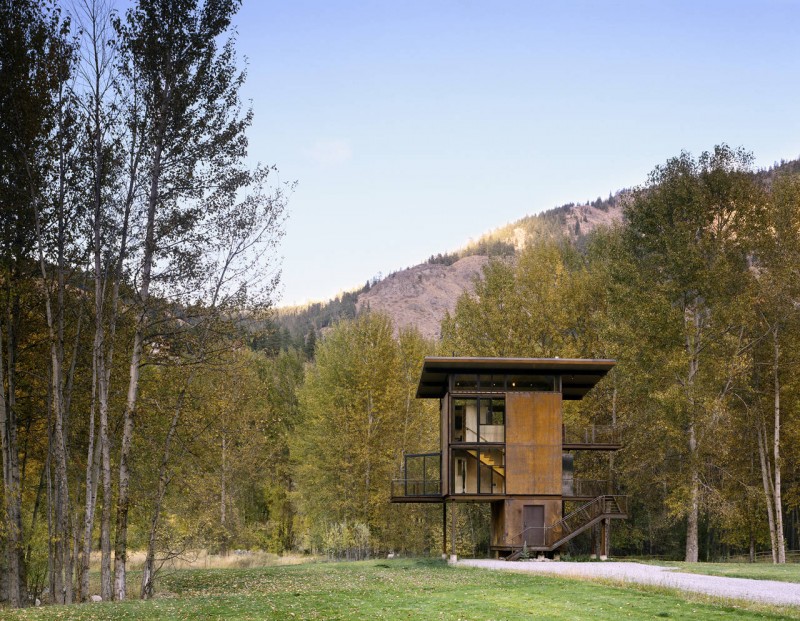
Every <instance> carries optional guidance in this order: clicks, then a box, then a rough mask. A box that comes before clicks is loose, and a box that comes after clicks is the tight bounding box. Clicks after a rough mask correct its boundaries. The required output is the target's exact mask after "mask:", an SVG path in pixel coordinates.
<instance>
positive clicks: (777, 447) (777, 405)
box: [772, 323, 786, 563]
mask: <svg viewBox="0 0 800 621" xmlns="http://www.w3.org/2000/svg"><path fill="white" fill-rule="evenodd" d="M778 330H779V328H778V324H777V323H776V324H775V327H774V328H773V331H772V338H773V352H774V357H773V360H772V372H773V378H774V384H773V388H774V413H775V429H774V436H773V444H772V450H773V464H774V467H775V470H774V474H775V483H774V485H773V499H774V501H775V545H776V546H777V548H778V550H777V552H778V554H777V562H778V563H785V562H786V546H785V545H784V541H783V507H782V506H781V444H780V443H781V381H780V373H779V371H780V344H779V342H778Z"/></svg>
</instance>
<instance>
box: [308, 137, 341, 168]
mask: <svg viewBox="0 0 800 621" xmlns="http://www.w3.org/2000/svg"><path fill="white" fill-rule="evenodd" d="M306 155H307V156H308V157H309V158H310V159H311V161H312V162H314V163H315V164H317V165H319V166H322V167H323V168H333V167H336V166H341V165H342V164H345V163H347V162H349V161H350V160H351V159H352V158H353V149H352V148H351V147H350V143H349V142H348V141H347V140H329V141H323V140H320V141H317V142H316V143H314V145H313V146H312V147H311V148H310V149H307V150H306Z"/></svg>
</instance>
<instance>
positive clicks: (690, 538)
mask: <svg viewBox="0 0 800 621" xmlns="http://www.w3.org/2000/svg"><path fill="white" fill-rule="evenodd" d="M687 314H688V315H690V316H691V320H690V321H687V322H686V323H689V324H690V326H691V327H690V329H688V330H687V334H686V353H687V354H688V357H689V369H688V374H687V377H686V391H687V393H688V405H689V424H688V429H687V433H688V436H689V438H688V439H689V442H688V444H689V446H688V448H689V459H688V461H689V472H690V474H689V486H690V487H689V498H690V500H689V513H688V516H687V519H686V556H685V561H686V562H687V563H696V562H697V560H698V556H699V537H698V526H699V521H700V520H699V517H700V473H699V472H698V468H699V466H698V463H697V462H698V456H697V430H696V428H695V423H696V417H697V411H696V409H697V403H696V400H695V397H694V389H695V378H696V376H697V372H698V370H699V368H700V360H699V355H700V340H701V334H702V319H701V317H700V311H699V310H698V309H697V308H696V307H691V308H689V309H687V312H686V314H685V315H684V317H686V315H687ZM687 319H688V317H687ZM687 327H688V326H687Z"/></svg>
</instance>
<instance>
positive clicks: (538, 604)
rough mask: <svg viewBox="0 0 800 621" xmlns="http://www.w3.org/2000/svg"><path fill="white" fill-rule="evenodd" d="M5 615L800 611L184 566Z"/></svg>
mask: <svg viewBox="0 0 800 621" xmlns="http://www.w3.org/2000/svg"><path fill="white" fill-rule="evenodd" d="M0 617H2V618H3V619H9V620H11V619H26V620H27V619H86V620H88V619H112V620H113V619H281V620H286V619H342V620H345V619H347V620H349V619H419V620H429V619H434V620H436V619H448V620H453V621H456V620H462V619H463V620H476V621H477V620H481V621H487V620H492V619H493V620H499V619H509V620H510V619H515V620H516V619H574V620H581V619H608V620H617V619H663V618H669V619H687V620H688V619H692V620H701V621H702V620H705V619H713V620H718V619H787V618H795V619H800V609H790V608H780V609H779V608H767V607H763V606H762V607H759V606H756V605H749V604H746V605H745V604H742V605H739V606H737V605H734V604H732V603H728V602H725V603H723V602H720V601H719V600H716V601H715V600H713V599H711V598H703V597H697V596H690V595H682V594H677V593H676V592H672V591H668V590H665V589H660V588H653V587H635V586H615V585H608V584H599V583H596V582H588V581H583V580H568V579H562V578H553V577H545V576H535V575H521V574H514V573H508V572H491V571H487V570H483V569H470V568H453V567H448V566H447V565H446V564H444V563H442V562H438V561H423V560H419V561H415V560H392V561H367V562H361V563H315V564H307V565H296V566H287V567H266V568H259V569H183V570H177V571H173V572H172V573H170V574H168V575H165V576H163V577H162V580H161V581H160V582H159V585H158V597H157V598H156V599H155V600H151V601H146V602H145V601H129V602H123V603H118V604H117V603H102V604H82V605H73V606H47V607H42V608H37V609H27V610H24V611H15V612H12V611H8V610H3V611H0Z"/></svg>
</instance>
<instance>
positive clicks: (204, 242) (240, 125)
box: [114, 0, 251, 599]
mask: <svg viewBox="0 0 800 621" xmlns="http://www.w3.org/2000/svg"><path fill="white" fill-rule="evenodd" d="M238 6H239V3H238V2H236V1H233V0H207V1H206V2H203V3H200V2H197V1H196V0H171V1H169V2H161V1H155V0H142V1H141V2H139V4H138V5H137V6H136V7H135V8H133V9H130V10H129V11H128V12H127V13H126V15H125V19H124V20H121V21H119V22H117V25H116V28H117V33H118V36H119V40H120V42H121V48H120V57H121V61H122V62H121V63H120V74H121V75H122V76H123V78H124V79H125V80H127V81H128V83H129V84H130V85H131V89H132V90H133V91H135V93H136V94H137V97H139V99H140V101H141V108H140V113H139V114H135V115H133V116H132V117H131V121H130V122H131V124H132V126H133V127H135V128H136V132H137V133H138V135H140V136H141V141H142V163H141V166H142V174H143V182H144V187H145V191H144V201H143V205H142V216H143V220H142V222H141V230H142V231H144V237H143V239H142V240H141V245H140V247H139V249H138V252H137V254H136V268H135V273H136V303H137V306H138V309H139V310H138V316H137V319H136V327H135V331H134V340H133V349H132V354H131V360H130V372H129V380H128V392H127V402H126V406H125V412H124V416H123V430H122V436H121V438H120V453H119V484H118V490H117V511H116V514H117V517H116V541H115V546H114V548H115V549H114V558H115V561H114V562H115V568H114V573H115V583H114V597H115V598H116V599H125V596H126V587H125V577H126V564H127V539H128V511H129V507H130V496H129V487H130V469H129V460H130V459H131V446H132V439H133V432H134V426H135V420H136V411H137V402H138V393H139V375H140V368H141V365H142V363H143V357H144V355H145V344H146V341H147V338H148V327H149V322H150V319H149V314H148V310H149V304H150V296H151V290H152V289H153V287H159V286H160V285H161V284H166V283H167V282H169V283H170V285H171V287H172V288H181V287H185V288H188V289H191V288H192V287H193V286H195V285H194V283H196V281H197V279H198V277H199V276H200V275H201V273H202V269H203V266H202V261H201V258H202V256H203V253H204V251H205V250H206V249H207V247H208V238H207V233H208V231H207V229H205V228H204V226H203V224H204V222H205V221H206V219H207V218H208V217H209V216H211V215H213V213H214V212H215V211H216V210H217V209H218V207H219V205H218V204H217V203H215V201H214V196H215V194H214V190H215V189H217V188H221V187H225V188H227V189H229V190H230V189H231V188H236V187H238V186H240V185H241V184H242V182H243V180H244V177H243V176H244V175H245V173H244V171H243V169H242V166H241V162H242V159H243V158H244V156H245V150H246V144H247V143H246V138H245V135H244V131H245V129H246V128H247V127H248V126H249V124H250V121H251V115H250V113H249V112H247V113H243V112H242V110H241V106H240V103H239V98H238V95H237V93H238V89H239V87H240V86H241V84H242V82H243V80H244V74H243V73H241V72H239V71H238V70H237V69H236V65H235V53H234V42H233V39H232V38H230V21H231V17H232V16H233V14H234V13H235V11H236V10H237V9H238ZM226 36H227V37H229V38H228V39H227V41H225V42H223V43H222V45H220V43H219V42H220V40H221V39H224V38H225V37H226ZM132 131H133V130H132ZM162 291H163V293H164V294H167V293H168V291H169V290H168V289H166V288H165V289H163V290H162Z"/></svg>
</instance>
